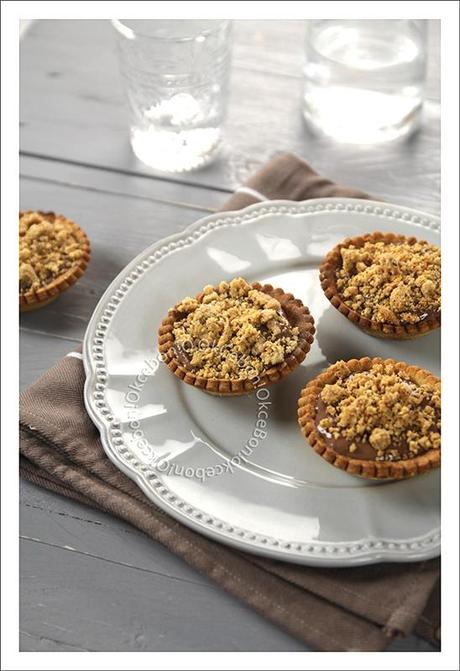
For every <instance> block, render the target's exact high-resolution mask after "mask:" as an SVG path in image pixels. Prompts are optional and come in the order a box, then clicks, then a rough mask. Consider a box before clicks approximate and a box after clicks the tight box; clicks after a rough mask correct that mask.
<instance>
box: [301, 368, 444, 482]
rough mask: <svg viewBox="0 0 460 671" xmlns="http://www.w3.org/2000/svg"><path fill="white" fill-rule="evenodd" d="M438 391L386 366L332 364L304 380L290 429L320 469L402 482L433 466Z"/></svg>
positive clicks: (419, 375) (427, 381)
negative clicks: (325, 465) (326, 466)
mask: <svg viewBox="0 0 460 671" xmlns="http://www.w3.org/2000/svg"><path fill="white" fill-rule="evenodd" d="M440 393H441V383H440V380H439V378H437V377H436V376H435V375H433V374H432V373H430V372H428V371H426V370H423V369H422V368H417V367H416V366H410V365H408V364H407V363H404V362H397V361H394V360H393V359H386V360H384V359H379V358H374V359H370V358H363V359H351V360H350V361H346V362H345V361H338V362H337V363H335V364H334V365H332V366H330V367H329V368H327V369H326V370H325V371H324V372H323V373H321V374H320V375H319V376H317V377H316V378H314V379H313V380H311V381H310V382H309V383H308V384H307V385H306V387H305V388H304V389H303V390H302V392H301V395H300V398H299V402H298V422H299V426H300V429H301V431H302V433H303V435H304V436H305V438H306V439H307V442H308V443H309V444H310V446H311V447H312V448H313V449H314V450H315V452H317V453H318V454H319V455H321V456H322V457H323V459H325V460H326V461H327V462H329V463H330V464H332V465H333V466H336V467H337V468H340V469H341V470H344V471H347V472H348V473H351V474H352V475H359V476H362V477H365V478H371V479H379V480H385V479H402V478H408V477H412V476H414V475H417V474H419V473H425V472H427V471H429V470H431V469H434V468H437V467H438V466H439V465H440V462H441V434H440V419H441V400H440Z"/></svg>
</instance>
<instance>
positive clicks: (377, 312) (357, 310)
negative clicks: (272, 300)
mask: <svg viewBox="0 0 460 671" xmlns="http://www.w3.org/2000/svg"><path fill="white" fill-rule="evenodd" d="M320 280H321V286H322V288H323V291H324V293H325V295H326V297H327V298H328V299H329V301H330V302H331V303H332V305H333V306H334V307H335V308H337V310H339V312H341V313H342V314H343V315H345V317H347V319H349V320H350V321H351V322H352V323H353V324H355V325H356V326H359V327H361V328H362V329H364V330H365V331H367V332H368V333H370V334H371V335H374V336H379V337H382V338H394V339H398V340H404V339H409V338H415V337H417V336H420V335H424V334H425V333H428V332H429V331H432V330H433V329H436V328H438V327H439V326H440V325H441V253H440V249H439V247H436V246H435V245H431V244H429V243H428V242H425V241H424V240H417V239H416V238H414V237H410V238H408V237H405V236H403V235H395V234H394V233H379V232H376V233H369V234H368V235H363V236H358V237H355V238H348V239H346V240H344V241H343V242H341V243H340V244H339V245H337V246H336V247H334V248H333V249H332V250H331V251H330V252H329V253H328V255H327V256H326V258H325V259H324V261H323V262H322V264H321V266H320Z"/></svg>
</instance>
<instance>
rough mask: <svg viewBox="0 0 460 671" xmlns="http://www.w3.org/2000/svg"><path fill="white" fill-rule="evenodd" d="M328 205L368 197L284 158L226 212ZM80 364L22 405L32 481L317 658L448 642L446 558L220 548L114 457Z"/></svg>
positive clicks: (75, 361)
mask: <svg viewBox="0 0 460 671" xmlns="http://www.w3.org/2000/svg"><path fill="white" fill-rule="evenodd" d="M325 196H350V197H354V198H366V197H368V196H366V194H364V193H362V192H360V191H357V190H356V189H348V188H345V187H341V186H338V185H336V184H334V183H333V182H331V181H329V180H327V179H325V178H323V177H320V176H319V175H317V174H316V173H315V172H314V171H313V170H312V169H311V168H310V167H309V166H308V165H307V164H306V163H304V162H303V161H301V160H300V159H298V158H297V157H295V156H292V155H289V154H284V155H281V156H279V157H277V158H275V159H273V160H272V161H270V162H269V163H268V164H267V165H266V166H265V167H263V168H262V169H261V170H260V171H259V172H258V173H257V174H256V175H255V176H254V177H253V178H252V179H250V180H249V181H248V183H247V185H246V186H244V187H241V188H240V189H238V190H237V192H236V193H235V194H234V195H233V196H232V197H231V198H230V200H229V201H228V203H226V205H225V207H224V209H225V210H235V209H239V208H241V207H245V206H247V205H250V204H252V203H254V202H257V201H260V200H270V199H274V198H283V199H289V200H305V199H308V198H316V197H325ZM84 381H85V374H84V370H83V364H82V361H81V355H79V354H78V353H76V352H74V353H72V354H71V356H67V357H65V358H64V359H62V360H61V361H59V362H58V363H57V364H56V365H55V366H54V367H53V368H51V369H50V370H49V371H47V372H46V373H45V374H44V375H43V376H42V377H41V378H40V379H39V380H38V381H37V382H36V383H35V384H34V385H32V386H31V387H30V388H29V389H27V390H26V391H25V392H23V393H22V395H21V399H20V471H21V475H22V476H23V477H25V478H27V479H28V480H30V481H31V482H33V483H35V484H37V485H40V486H42V487H45V488H47V489H50V490H51V491H54V492H58V493H59V494H62V495H64V496H68V497H69V498H72V499H75V500H76V501H80V502H82V503H85V504H88V505H90V506H92V507H94V508H97V509H100V510H103V511H105V512H107V513H111V514H113V515H116V516H117V517H119V518H121V519H123V520H125V521H127V522H130V523H131V524H133V525H134V526H135V527H137V528H138V529H140V530H141V531H143V532H145V533H146V534H147V535H149V536H150V537H151V538H153V539H155V540H156V541H159V542H160V543H163V545H165V546H166V547H167V548H169V549H170V550H171V551H172V552H174V553H175V554H177V555H179V556H180V557H182V558H183V559H184V560H185V561H186V562H188V563H189V564H190V565H191V566H194V567H195V568H196V569H198V570H199V571H202V572H203V573H205V574H206V575H207V576H209V577H210V578H211V579H212V580H214V581H215V582H216V583H218V584H219V585H221V586H222V587H223V588H224V589H226V590H227V591H228V592H230V593H231V594H233V595H235V596H237V597H239V598H240V599H241V600H242V601H244V602H245V603H247V604H248V605H249V606H251V607H252V608H254V609H255V610H257V611H258V612H259V613H260V614H261V615H264V616H265V617H266V618H268V619H269V620H271V621H273V622H275V623H276V624H278V625H279V626H280V627H283V628H284V629H285V630H287V631H288V632H290V633H291V634H292V635H294V636H296V637H298V638H300V639H301V640H302V641H304V642H305V643H306V644H308V645H309V646H311V647H312V648H314V649H316V650H323V651H347V650H371V651H372V650H382V649H384V648H385V646H386V645H387V644H388V643H389V641H390V640H391V638H392V637H393V636H395V635H397V634H402V635H405V634H408V633H409V632H412V631H415V632H417V633H418V634H419V635H421V636H423V637H425V638H427V639H429V640H431V641H432V642H436V641H439V620H440V616H439V611H440V608H439V576H440V564H439V560H438V559H433V560H430V561H424V562H418V563H412V564H377V565H372V566H362V567H356V568H310V567H306V566H299V565H295V564H290V563H284V562H280V561H272V560H269V559H264V558H262V557H257V556H255V555H252V554H246V553H243V552H240V551H237V550H235V549H232V548H230V547H227V546H225V545H220V544H219V543H216V542H214V541H212V540H210V539H208V538H206V537H204V536H202V535H200V534H198V533H196V532H195V531H192V530H191V529H189V528H188V527H186V526H184V525H182V524H180V523H179V522H177V521H176V520H174V519H172V518H171V517H169V516H168V515H167V514H166V513H164V512H162V511H161V510H159V509H158V508H157V507H156V506H155V505H153V504H152V503H151V502H150V501H149V500H148V499H147V498H146V497H145V496H144V495H143V494H142V493H141V491H140V490H139V489H138V488H137V486H136V485H135V484H134V483H133V482H132V481H131V480H130V479H129V478H128V477H126V476H125V475H124V474H123V473H121V472H120V471H118V470H117V469H116V468H115V466H113V464H112V463H111V462H110V461H109V459H108V458H107V457H106V455H105V452H104V450H103V448H102V445H101V442H100V438H99V433H98V431H97V429H96V428H95V426H94V425H93V424H92V422H91V420H90V419H89V417H88V415H87V413H86V410H85V406H84V402H83V385H84Z"/></svg>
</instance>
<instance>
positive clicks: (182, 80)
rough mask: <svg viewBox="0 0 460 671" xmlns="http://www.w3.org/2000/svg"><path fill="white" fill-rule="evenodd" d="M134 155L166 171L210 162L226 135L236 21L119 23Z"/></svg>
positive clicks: (119, 39)
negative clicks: (224, 121) (232, 33)
mask: <svg viewBox="0 0 460 671" xmlns="http://www.w3.org/2000/svg"><path fill="white" fill-rule="evenodd" d="M113 24H114V26H115V28H116V31H117V38H118V39H117V41H118V48H119V55H120V66H121V71H122V75H123V78H124V83H125V89H126V94H127V98H128V102H129V106H130V109H131V145H132V148H133V151H134V153H135V154H136V156H137V157H138V158H139V159H140V160H141V161H143V162H144V163H146V164H147V165H149V166H151V167H152V168H155V169H157V170H160V171H163V172H182V171H187V170H192V169H194V168H198V167H201V166H203V165H206V164H207V163H209V162H210V161H211V160H212V159H213V158H214V156H215V155H216V153H217V151H218V149H219V146H220V142H221V137H222V122H223V119H224V115H225V109H226V102H227V93H228V76H229V66H230V51H231V47H230V35H231V22H230V21H220V20H202V21H195V20H169V21H164V20H150V21H140V20H139V21H131V20H129V21H125V20H123V21H122V20H118V19H117V20H114V21H113Z"/></svg>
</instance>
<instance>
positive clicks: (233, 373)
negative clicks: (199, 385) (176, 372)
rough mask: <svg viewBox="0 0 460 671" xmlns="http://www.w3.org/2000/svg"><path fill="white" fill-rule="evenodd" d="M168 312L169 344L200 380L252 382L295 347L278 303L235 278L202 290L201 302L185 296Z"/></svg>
mask: <svg viewBox="0 0 460 671" xmlns="http://www.w3.org/2000/svg"><path fill="white" fill-rule="evenodd" d="M174 310H175V312H176V315H177V317H176V321H175V322H174V326H173V335H174V340H175V345H174V346H175V347H178V348H179V350H180V352H182V353H183V354H184V353H185V355H186V356H187V361H188V362H189V365H190V366H192V367H196V368H199V370H200V376H203V377H205V378H220V379H225V380H241V379H243V380H252V379H254V378H257V377H258V376H259V375H260V374H261V373H263V372H264V371H266V370H267V369H269V368H271V367H273V366H276V365H277V364H280V363H282V362H283V361H284V360H285V358H286V357H287V356H288V355H289V354H291V353H292V352H294V350H295V349H296V347H297V345H298V340H299V338H298V335H299V329H298V328H297V327H291V325H290V324H289V321H288V319H287V318H286V316H285V314H284V313H283V310H282V307H281V304H280V303H279V301H278V300H276V299H275V298H272V297H271V296H269V295H268V294H266V293H264V292H262V291H258V290H256V289H253V288H252V287H251V286H250V285H249V284H248V283H247V282H246V280H244V279H242V278H241V277H238V278H235V279H233V280H231V281H230V282H229V283H228V282H221V283H220V284H219V286H218V287H217V289H215V288H214V287H212V286H206V287H205V288H204V289H203V297H202V300H201V301H199V300H197V299H195V298H189V297H187V298H184V300H182V301H181V302H180V303H178V304H177V305H176V306H175V308H174Z"/></svg>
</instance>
